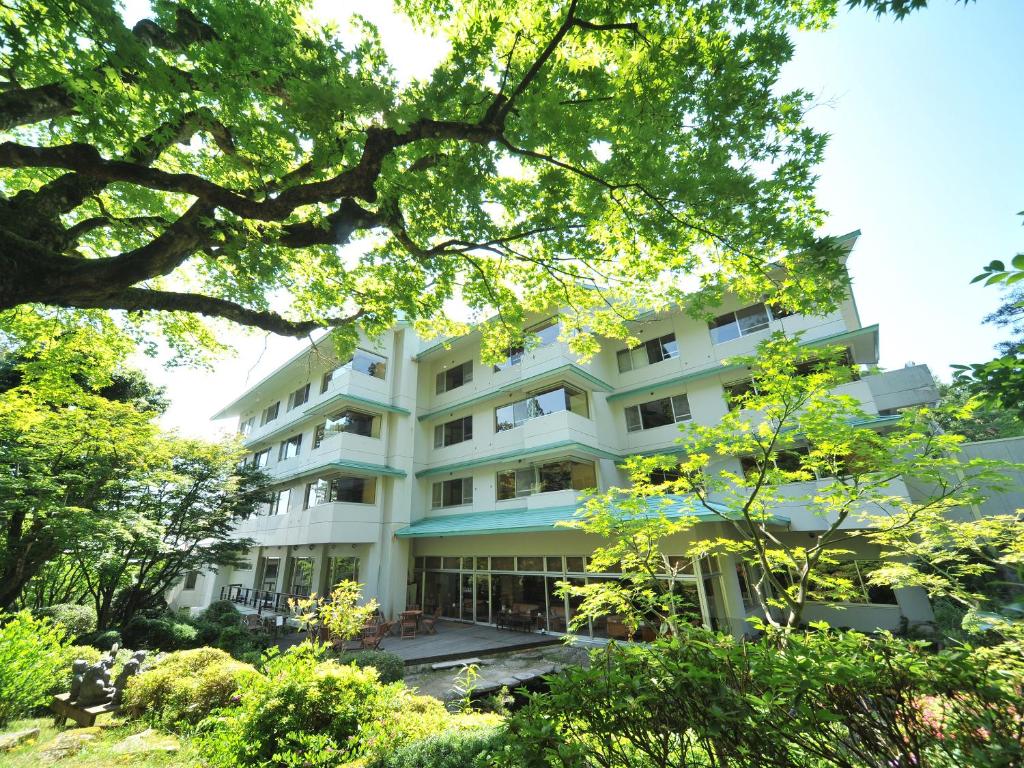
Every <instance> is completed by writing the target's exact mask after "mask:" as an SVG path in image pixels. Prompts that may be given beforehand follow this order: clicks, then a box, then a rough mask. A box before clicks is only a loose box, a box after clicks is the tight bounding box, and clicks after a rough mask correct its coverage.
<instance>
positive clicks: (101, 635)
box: [79, 629, 124, 651]
mask: <svg viewBox="0 0 1024 768" xmlns="http://www.w3.org/2000/svg"><path fill="white" fill-rule="evenodd" d="M79 641H80V642H82V643H85V644H86V645H91V646H92V647H93V648H98V649H99V650H101V651H109V650H110V649H111V648H113V647H114V646H115V645H123V644H124V640H123V639H122V638H121V633H120V632H118V631H117V630H116V629H107V630H104V631H103V632H94V633H92V634H91V635H86V636H85V637H82V638H79Z"/></svg>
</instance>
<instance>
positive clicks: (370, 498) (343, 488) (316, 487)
mask: <svg viewBox="0 0 1024 768" xmlns="http://www.w3.org/2000/svg"><path fill="white" fill-rule="evenodd" d="M376 500H377V481H376V480H375V479H374V478H367V477H353V476H351V475H338V476H335V477H331V478H326V477H320V478H317V479H316V480H314V481H313V482H312V483H307V485H306V499H305V507H306V508H309V507H315V506H316V505H317V504H327V503H330V502H334V501H340V502H345V503H347V504H373V503H374V502H375V501H376Z"/></svg>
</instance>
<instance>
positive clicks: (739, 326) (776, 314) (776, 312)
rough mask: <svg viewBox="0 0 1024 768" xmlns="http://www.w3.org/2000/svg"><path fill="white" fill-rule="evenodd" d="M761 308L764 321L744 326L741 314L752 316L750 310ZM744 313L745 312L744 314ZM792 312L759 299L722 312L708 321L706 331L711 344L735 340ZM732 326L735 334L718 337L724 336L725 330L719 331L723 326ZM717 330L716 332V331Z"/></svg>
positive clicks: (755, 331)
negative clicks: (709, 336)
mask: <svg viewBox="0 0 1024 768" xmlns="http://www.w3.org/2000/svg"><path fill="white" fill-rule="evenodd" d="M758 308H762V309H763V310H764V316H765V318H766V319H765V321H764V323H756V324H753V325H750V326H748V327H746V328H745V327H744V326H743V323H742V322H741V314H743V318H747V317H752V316H753V312H752V310H757V309H758ZM744 313H746V314H744ZM792 314H793V313H792V312H789V311H787V310H785V309H783V308H782V307H781V306H779V305H778V304H769V303H768V302H764V301H759V302H757V303H756V304H749V305H747V306H745V307H740V308H739V309H735V310H733V311H731V312H724V313H722V314H721V315H719V316H718V317H716V318H715V319H714V320H711V321H709V322H708V333H709V334H710V335H711V343H712V344H725V343H726V342H729V341H735V340H736V339H741V338H743V337H744V336H750V335H752V334H755V333H760V332H761V331H763V330H765V329H767V328H770V327H771V324H772V323H773V322H775V321H776V320H781V319H782V318H784V317H790V316H791V315H792ZM730 327H731V328H734V329H735V335H728V336H726V337H725V338H719V337H720V336H725V335H726V333H728V332H725V331H721V330H720V329H723V328H730ZM716 331H718V333H716Z"/></svg>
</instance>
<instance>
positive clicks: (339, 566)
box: [327, 557, 359, 591]
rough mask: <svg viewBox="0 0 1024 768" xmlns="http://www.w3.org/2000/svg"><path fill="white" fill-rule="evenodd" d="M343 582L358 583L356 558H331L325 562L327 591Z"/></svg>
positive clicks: (357, 562) (357, 560)
mask: <svg viewBox="0 0 1024 768" xmlns="http://www.w3.org/2000/svg"><path fill="white" fill-rule="evenodd" d="M343 581H359V558H358V557H332V558H330V559H328V561H327V590H328V591H330V590H332V589H333V588H334V587H336V586H337V585H338V584H340V583H341V582H343Z"/></svg>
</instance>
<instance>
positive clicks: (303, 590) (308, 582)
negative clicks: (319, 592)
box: [291, 557, 313, 597]
mask: <svg viewBox="0 0 1024 768" xmlns="http://www.w3.org/2000/svg"><path fill="white" fill-rule="evenodd" d="M312 587H313V558H311V557H297V558H295V560H294V561H293V562H292V586H291V593H292V594H293V595H299V596H300V597H308V596H309V592H310V590H311V589H312Z"/></svg>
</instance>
